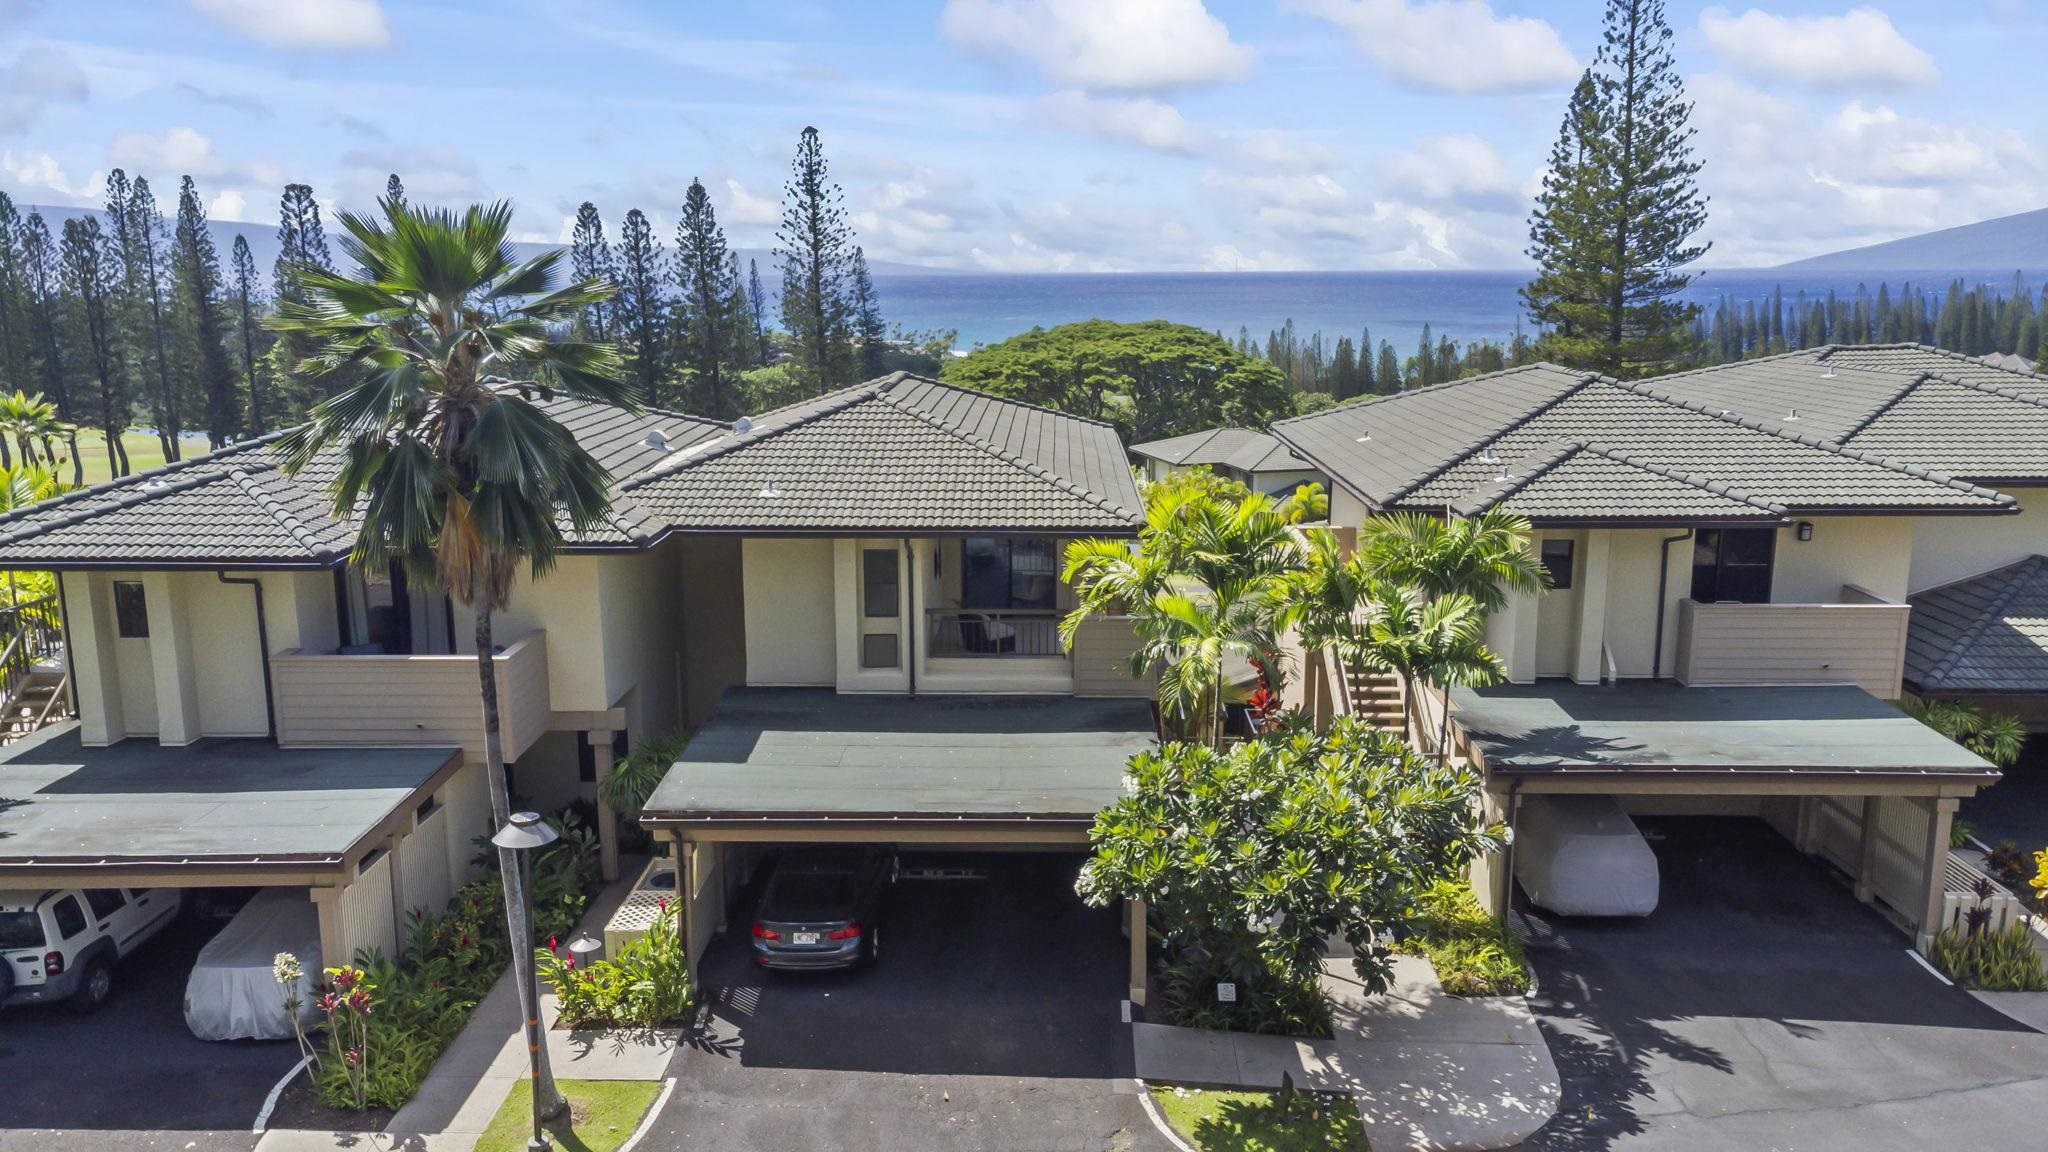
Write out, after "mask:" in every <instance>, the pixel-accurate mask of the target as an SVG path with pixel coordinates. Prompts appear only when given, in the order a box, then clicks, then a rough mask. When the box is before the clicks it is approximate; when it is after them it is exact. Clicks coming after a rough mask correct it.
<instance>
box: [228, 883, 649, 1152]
mask: <svg viewBox="0 0 2048 1152" xmlns="http://www.w3.org/2000/svg"><path fill="white" fill-rule="evenodd" d="M642 863H644V861H642V860H638V859H633V858H628V859H626V860H622V861H620V879H619V880H618V882H616V883H614V884H610V885H607V886H606V887H605V889H604V891H602V892H600V893H598V894H597V896H596V897H595V898H594V899H592V900H591V902H590V907H589V908H588V909H586V910H585V911H584V914H583V919H582V920H581V921H580V922H579V925H578V926H579V927H582V928H587V929H589V930H591V931H592V932H595V933H600V934H601V933H602V931H603V928H604V922H605V921H606V920H607V919H609V918H610V916H611V914H612V911H613V910H614V909H616V908H617V907H618V906H619V903H620V901H622V900H624V899H625V897H626V893H627V892H628V891H629V890H630V889H631V888H632V885H633V881H634V880H635V879H636V878H638V876H639V874H640V865H641V864H642ZM513 971H514V970H513V969H511V968H507V969H506V971H505V974H504V975H503V976H502V977H500V978H499V979H498V982H497V983H496V984H494V985H492V987H491V991H490V994H489V995H487V996H485V997H484V999H483V1001H482V1003H480V1004H478V1005H477V1009H476V1013H475V1014H474V1015H472V1016H471V1017H470V1018H469V1023H468V1024H466V1025H464V1026H463V1029H462V1033H461V1034H460V1035H458V1036H457V1037H456V1038H455V1042H454V1043H452V1044H450V1045H449V1046H448V1050H447V1051H445V1052H443V1053H441V1058H440V1059H439V1060H437V1061H435V1063H434V1069H433V1071H431V1072H429V1073H427V1077H426V1079H425V1080H423V1081H421V1083H420V1090H419V1093H418V1094H417V1095H415V1096H414V1097H413V1098H412V1100H411V1101H410V1102H408V1103H407V1104H406V1106H405V1107H403V1108H400V1109H399V1110H398V1114H397V1115H395V1116H393V1117H392V1118H391V1123H390V1124H389V1125H387V1126H386V1129H385V1131H383V1132H378V1133H367V1134H366V1133H361V1132H321V1131H312V1130H304V1129H289V1128H278V1129H272V1130H270V1131H268V1132H265V1133H264V1134H263V1139H261V1140H260V1141H258V1142H257V1144H256V1152H332V1150H335V1149H349V1150H353V1152H365V1150H375V1152H397V1150H403V1152H470V1149H472V1148H474V1147H475V1146H476V1141H477V1137H479V1136H481V1135H483V1131H484V1128H485V1127H486V1126H488V1125H489V1124H490V1122H491V1117H493V1116H495V1115H497V1112H498V1108H499V1106H500V1105H502V1104H503V1103H504V1102H505V1097H506V1095H507V1094H509V1093H510V1092H511V1091H512V1086H513V1085H514V1084H516V1083H518V1082H519V1081H520V1080H522V1079H524V1078H525V1077H526V1075H527V1064H526V1043H525V1040H526V1037H525V1032H524V1021H523V1020H521V1018H520V1015H519V991H518V988H517V987H516V986H515V985H514V984H513ZM554 1001H555V997H554V994H553V993H551V992H548V991H547V990H546V989H545V987H543V989H542V991H541V1020H542V1022H543V1023H545V1022H547V1021H549V1020H552V1019H554V1017H555V1003H554ZM678 1036H679V1033H678V1032H677V1031H675V1030H672V1029H670V1030H659V1029H658V1030H653V1031H647V1032H632V1033H602V1032H563V1031H558V1030H555V1029H552V1028H551V1029H548V1031H547V1033H546V1043H547V1048H548V1060H549V1062H550V1063H551V1065H552V1066H553V1068H554V1073H555V1077H556V1079H559V1080H659V1079H661V1078H662V1077H663V1076H665V1075H666V1074H667V1070H668V1065H669V1061H670V1059H671V1058H672V1057H673V1056H674V1055H675V1050H676V1045H677V1040H678Z"/></svg>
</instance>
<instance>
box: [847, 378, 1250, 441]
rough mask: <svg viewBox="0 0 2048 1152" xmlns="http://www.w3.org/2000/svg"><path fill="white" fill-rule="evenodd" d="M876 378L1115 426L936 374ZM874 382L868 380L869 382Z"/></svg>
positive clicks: (889, 384) (884, 386)
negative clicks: (909, 382)
mask: <svg viewBox="0 0 2048 1152" xmlns="http://www.w3.org/2000/svg"><path fill="white" fill-rule="evenodd" d="M877 379H878V380H879V381H880V387H879V389H878V390H879V391H882V392H888V391H891V390H892V389H894V388H895V387H896V386H897V385H898V384H901V383H903V382H904V381H905V380H916V381H918V382H919V383H922V384H936V385H938V386H939V387H941V388H946V389H950V390H951V391H954V392H965V393H966V394H968V395H969V396H985V397H988V398H989V399H991V400H1000V401H1002V402H1003V403H1005V404H1014V405H1016V406H1017V407H1019V408H1028V409H1030V410H1031V411H1033V412H1043V413H1045V414H1046V415H1048V416H1057V417H1059V418H1060V419H1062V420H1079V421H1080V422H1081V423H1083V424H1093V425H1096V426H1097V427H1100V428H1115V427H1116V425H1115V424H1112V423H1110V422H1109V421H1107V420H1098V419H1096V418H1095V417H1093V416H1083V415H1081V414H1080V413H1078V412H1062V411H1060V410H1059V409H1057V408H1048V407H1046V406H1045V405H1043V404H1033V403H1032V402H1031V401H1029V400H1019V399H1017V398H1015V397H1013V396H1005V395H1003V394H1002V393H1000V392H986V391H983V390H982V389H980V388H970V387H968V386H967V385H965V384H956V383H954V382H953V381H951V380H941V379H939V378H938V377H937V376H925V375H921V374H919V373H916V372H892V373H890V374H889V375H888V376H886V377H879V378H877ZM876 382H877V381H869V383H871V384H872V383H876ZM1252 431H1257V429H1252Z"/></svg>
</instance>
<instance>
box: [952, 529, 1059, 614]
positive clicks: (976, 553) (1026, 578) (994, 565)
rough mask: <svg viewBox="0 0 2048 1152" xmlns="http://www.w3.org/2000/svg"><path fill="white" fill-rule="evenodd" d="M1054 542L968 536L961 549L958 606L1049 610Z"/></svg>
mask: <svg viewBox="0 0 2048 1152" xmlns="http://www.w3.org/2000/svg"><path fill="white" fill-rule="evenodd" d="M1058 553H1059V548H1058V542H1057V541H1055V540H1053V539H1052V538H1050V537H1044V536H1027V537H1009V536H1004V537H991V536H970V537H968V538H967V540H965V541H964V542H963V543H962V545H961V555H962V557H963V561H964V563H965V566H966V567H965V570H964V571H963V572H962V573H961V574H960V592H961V596H960V602H961V604H962V606H964V607H967V608H1041V609H1042V608H1052V607H1054V606H1055V605H1056V602H1057V601H1056V598H1057V596H1058V589H1059V579H1058V575H1059V556H1058Z"/></svg>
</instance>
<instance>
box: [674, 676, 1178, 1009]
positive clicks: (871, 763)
mask: <svg viewBox="0 0 2048 1152" xmlns="http://www.w3.org/2000/svg"><path fill="white" fill-rule="evenodd" d="M1156 736H1157V733H1156V728H1155V726H1154V724H1153V721H1152V714H1151V709H1150V706H1149V705H1148V704H1147V703H1146V702H1145V701H1142V700H1121V699H1077V698H1073V697H1067V696H972V695H962V696H951V695H947V696H922V697H913V696H888V695H873V696H870V695H851V694H848V695H842V694H839V693H835V692H832V691H830V690H826V689H808V688H803V689H799V688H733V689H729V690H728V691H727V692H726V694H725V696H724V697H723V699H721V700H720V702H719V705H718V708H717V710H716V711H715V712H714V713H713V714H712V716H711V718H710V720H709V721H708V722H707V723H706V724H705V726H704V727H703V729H702V730H700V731H699V732H698V734H697V735H696V737H695V738H694V739H692V740H691V741H690V745H689V749H688V751H686V752H685V753H684V755H683V758H682V759H681V760H680V761H678V762H677V763H676V764H675V766H674V767H672V768H671V769H670V770H669V772H668V775H667V776H666V777H665V778H664V779H663V780H662V782H661V784H660V786H659V787H657V788H656V789H655V791H654V793H653V795H652V796H650V797H649V798H648V801H647V804H646V806H645V808H644V809H643V810H642V813H641V822H642V823H643V824H645V825H646V826H647V827H648V828H650V829H652V830H654V831H655V832H656V833H657V834H660V835H665V836H667V837H669V838H670V839H671V841H672V842H673V843H674V844H675V847H676V852H677V855H678V857H679V858H680V859H681V860H682V861H683V871H684V879H683V884H682V892H683V901H684V916H683V922H684V924H685V926H686V927H685V933H686V939H687V943H688V948H689V955H690V960H691V964H692V966H693V968H694V966H695V964H696V963H697V961H698V960H699V959H700V958H701V957H702V955H703V953H704V949H705V947H706V946H707V945H708V944H709V942H710V939H711V936H712V934H713V933H714V932H716V931H717V930H718V928H719V927H720V925H721V921H722V918H723V916H724V909H725V903H726V899H727V897H728V896H729V895H730V894H731V893H732V892H733V891H734V890H736V889H737V888H738V886H739V884H740V883H741V882H742V880H743V877H742V876H739V875H737V874H736V872H737V871H738V870H739V869H740V868H742V867H743V866H744V864H743V861H744V859H745V853H746V852H747V851H748V849H749V848H750V847H751V846H756V845H773V844H792V843H834V844H858V843H870V844H874V843H880V844H900V845H906V846H917V847H921V848H929V849H935V850H938V849H943V850H951V851H1012V852H1014V851H1032V850H1064V851H1070V852H1071V851H1076V850H1079V849H1081V848H1083V847H1085V846H1086V844H1087V841H1088V829H1089V826H1090V825H1091V824H1092V823H1093V822H1094V819H1095V814H1096V813H1097V812H1099V811H1101V810H1102V808H1104V807H1105V806H1107V805H1108V804H1109V803H1111V802H1112V801H1113V800H1115V799H1116V798H1117V796H1118V795H1120V793H1121V790H1122V784H1123V773H1124V765H1125V763H1126V762H1127V761H1128V760H1129V759H1130V757H1131V756H1133V755H1135V754H1136V753H1138V752H1140V751H1142V750H1144V749H1146V748H1148V747H1151V746H1152V745H1153V744H1154V743H1155V741H1156ZM1128 916H1129V919H1128V924H1129V925H1130V926H1131V932H1130V938H1131V980H1130V984H1131V996H1132V998H1133V999H1134V1000H1136V1001H1138V1002H1141V1003H1142V1001H1143V999H1144V983H1145V980H1144V971H1145V967H1144V963H1145V958H1144V949H1145V932H1144V909H1143V907H1142V906H1138V905H1134V906H1133V907H1131V908H1130V909H1129V910H1128Z"/></svg>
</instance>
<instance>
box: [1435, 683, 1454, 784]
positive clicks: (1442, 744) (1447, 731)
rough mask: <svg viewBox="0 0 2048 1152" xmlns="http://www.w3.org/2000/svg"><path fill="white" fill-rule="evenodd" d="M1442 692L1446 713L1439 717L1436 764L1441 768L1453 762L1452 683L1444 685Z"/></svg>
mask: <svg viewBox="0 0 2048 1152" xmlns="http://www.w3.org/2000/svg"><path fill="white" fill-rule="evenodd" d="M1442 692H1443V697H1444V714H1443V715H1442V716H1441V717H1439V718H1438V719H1437V724H1436V765H1437V767H1439V768H1441V767H1443V766H1444V765H1446V764H1449V763H1450V762H1451V687H1450V685H1448V684H1446V685H1444V686H1443V688H1442Z"/></svg>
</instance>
